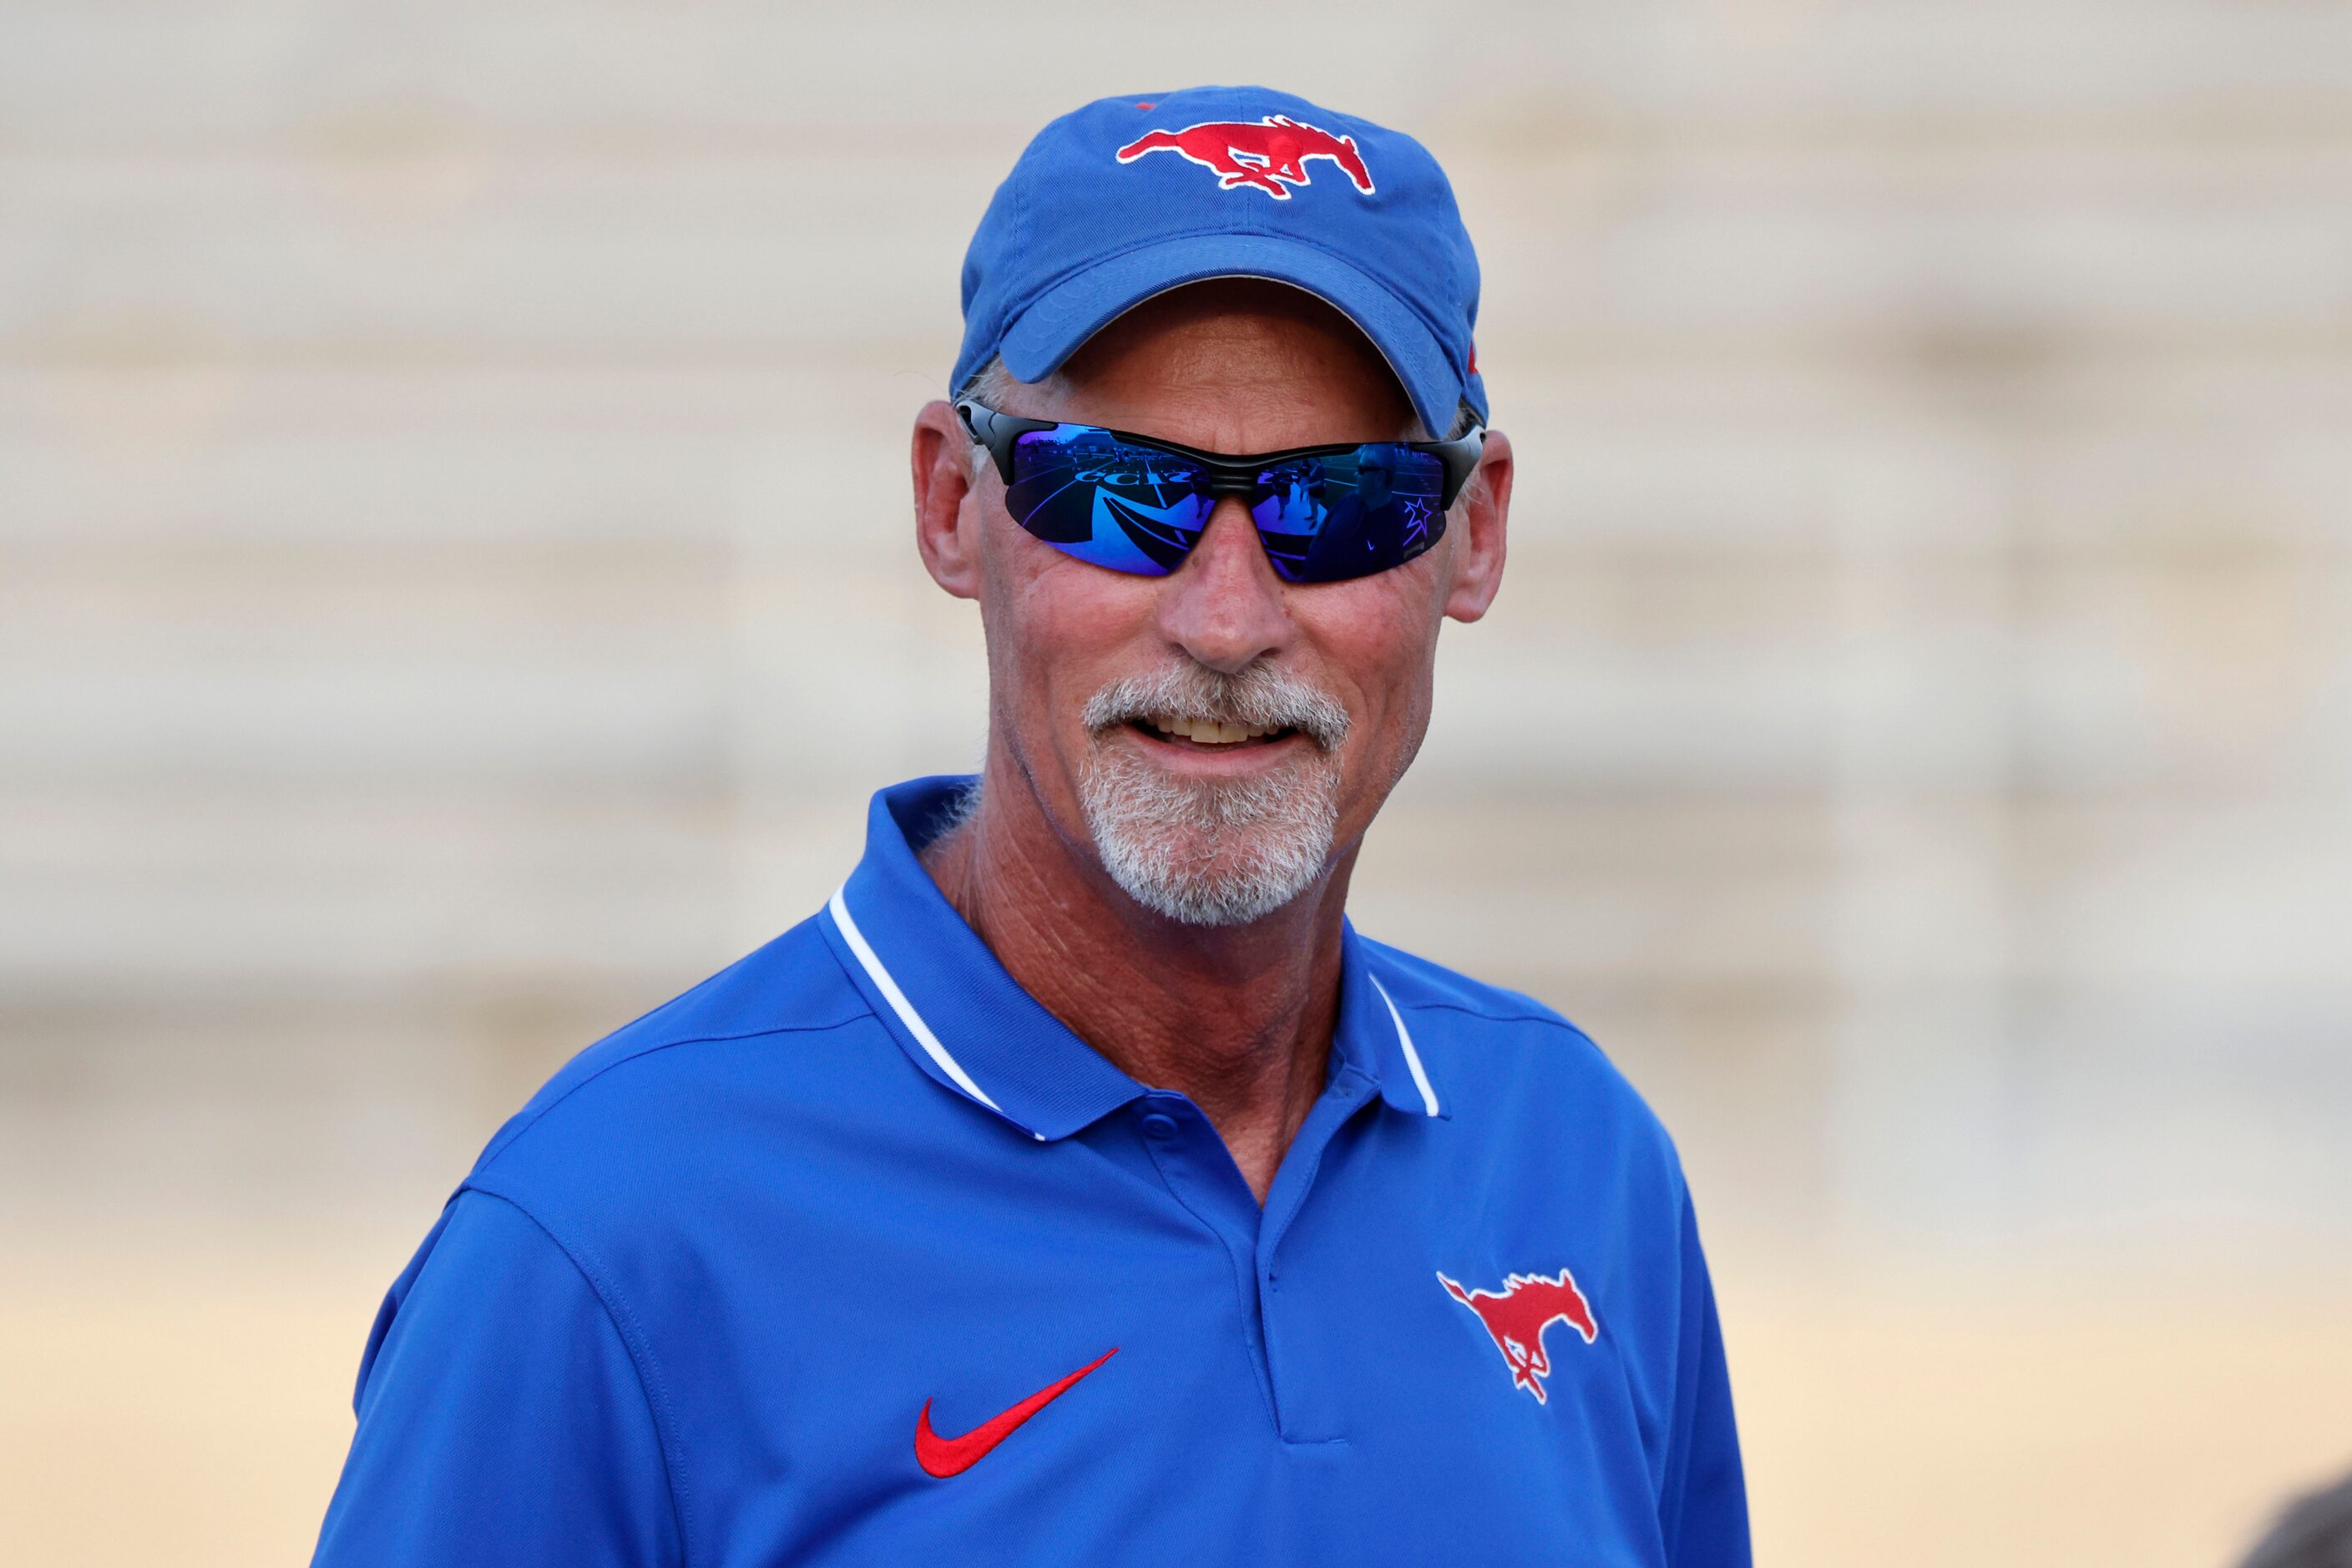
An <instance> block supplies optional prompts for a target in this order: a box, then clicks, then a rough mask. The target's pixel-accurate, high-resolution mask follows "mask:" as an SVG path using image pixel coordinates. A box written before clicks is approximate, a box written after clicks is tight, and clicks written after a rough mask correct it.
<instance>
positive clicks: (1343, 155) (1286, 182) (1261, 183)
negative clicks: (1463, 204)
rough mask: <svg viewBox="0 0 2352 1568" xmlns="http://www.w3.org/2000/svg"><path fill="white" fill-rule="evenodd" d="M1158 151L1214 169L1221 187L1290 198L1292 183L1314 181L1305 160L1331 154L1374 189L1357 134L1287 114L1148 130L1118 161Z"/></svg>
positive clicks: (1363, 187)
mask: <svg viewBox="0 0 2352 1568" xmlns="http://www.w3.org/2000/svg"><path fill="white" fill-rule="evenodd" d="M1160 152H1169V153H1180V154H1181V155H1182V156H1184V157H1186V158H1189V159H1191V160H1192V162H1193V163H1198V164H1200V165H1201V166H1202V167H1203V168H1206V169H1213V170H1214V171H1215V172H1216V175H1217V188H1218V189H1219V190H1221V191H1232V190H1238V189H1240V188H1241V187H1242V186H1244V185H1249V186H1252V187H1254V188H1255V189H1257V190H1261V191H1264V192H1265V194H1266V195H1270V196H1272V197H1273V198H1274V199H1275V200H1276V201H1281V202H1286V201H1288V200H1289V199H1290V190H1289V187H1290V186H1292V185H1304V184H1311V183H1312V182H1311V181H1310V180H1309V179H1308V177H1307V160H1308V159H1310V158H1328V159H1330V160H1331V162H1333V163H1337V164H1339V170H1340V173H1342V174H1346V175H1347V176H1348V178H1349V179H1350V180H1352V181H1354V182H1355V185H1356V189H1358V190H1360V191H1361V192H1363V193H1364V195H1368V196H1369V195H1371V194H1372V175H1371V171H1370V170H1369V169H1367V168H1365V167H1364V159H1363V154H1361V153H1359V152H1357V151H1356V139H1355V138H1354V137H1352V136H1334V135H1332V134H1331V133H1330V132H1328V131H1323V130H1318V129H1317V128H1316V127H1315V126H1312V125H1307V124H1303V123H1301V122H1300V121H1296V120H1293V119H1291V118H1290V116H1288V115H1287V114H1269V115H1267V116H1266V117H1265V119H1263V120H1260V121H1255V122H1252V121H1247V120H1210V121H1202V123H1201V124H1198V125H1187V126H1186V127H1185V128H1184V129H1183V130H1181V131H1150V132H1145V133H1144V134H1143V135H1141V136H1139V137H1137V138H1136V139H1135V140H1134V141H1132V142H1129V143H1128V144H1127V145H1126V146H1124V147H1122V148H1120V149H1119V150H1118V161H1119V162H1120V163H1134V162H1135V161H1136V160H1137V159H1138V158H1140V157H1142V156H1143V155H1144V154H1145V153H1160Z"/></svg>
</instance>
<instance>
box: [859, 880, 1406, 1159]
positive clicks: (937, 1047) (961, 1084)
mask: <svg viewBox="0 0 2352 1568" xmlns="http://www.w3.org/2000/svg"><path fill="white" fill-rule="evenodd" d="M846 891H848V889H847V887H846V886H844V887H842V888H840V889H835V892H834V895H833V900H832V902H830V903H828V904H826V905H825V909H826V910H828V911H830V912H831V914H832V915H833V923H834V924H835V925H836V926H838V927H840V928H841V935H842V940H844V941H845V942H848V943H849V951H850V952H854V953H856V955H857V962H858V963H861V964H863V965H865V967H866V978H868V979H870V980H872V981H873V982H874V988H875V989H876V990H877V991H879V992H881V993H882V999H883V1000H884V1001H886V1002H887V1003H889V1004H890V1010H891V1011H892V1012H894V1013H896V1014H898V1022H900V1023H902V1024H904V1025H906V1026H907V1032H908V1034H910V1035H912V1036H914V1037H915V1043H916V1044H917V1045H919V1046H920V1047H923V1054H924V1055H926V1056H928V1057H929V1058H931V1060H932V1061H933V1062H935V1063H937V1064H938V1065H939V1069H940V1071H941V1072H943V1073H945V1074H947V1075H948V1077H949V1078H950V1079H952V1080H954V1083H955V1086H956V1087H957V1088H958V1089H961V1090H963V1091H964V1092H965V1093H966V1094H968V1095H970V1096H971V1097H972V1098H973V1099H974V1100H978V1101H980V1102H981V1104H982V1105H985V1106H986V1107H988V1109H989V1110H993V1111H995V1112H996V1114H998V1115H999V1116H1003V1114H1004V1109H1003V1107H1002V1106H1000V1105H998V1104H997V1103H996V1101H994V1100H991V1099H989V1098H988V1096H987V1095H986V1094H984V1093H983V1092H982V1090H981V1087H980V1085H978V1084H976V1083H974V1082H972V1081H971V1074H970V1073H968V1072H966V1071H964V1070H963V1064H962V1063H961V1062H959V1061H957V1060H956V1059H955V1058H953V1057H951V1056H950V1055H948V1048H947V1047H945V1046H943V1045H941V1044H940V1037H938V1036H937V1035H934V1034H933V1033H931V1026H929V1024H926V1023H924V1022H923V1016H922V1015H921V1014H920V1013H918V1012H916V1011H915V1005H914V1004H913V1003H912V1002H909V1001H908V1000H907V994H906V993H905V992H904V991H901V990H899V989H898V981H896V980H894V979H892V978H891V976H890V972H889V971H888V970H887V969H885V968H883V967H882V960H881V959H880V957H878V956H877V954H876V953H875V952H874V949H873V946H872V944H870V943H869V942H866V933H865V932H863V931H859V930H858V929H857V922H856V921H854V920H851V919H850V918H849V905H848V904H847V903H846V902H845V901H844V900H843V899H842V896H841V895H842V894H843V893H845V892H846ZM1414 1070H1415V1071H1416V1072H1417V1071H1419V1070H1420V1069H1419V1068H1415V1069H1414Z"/></svg>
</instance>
